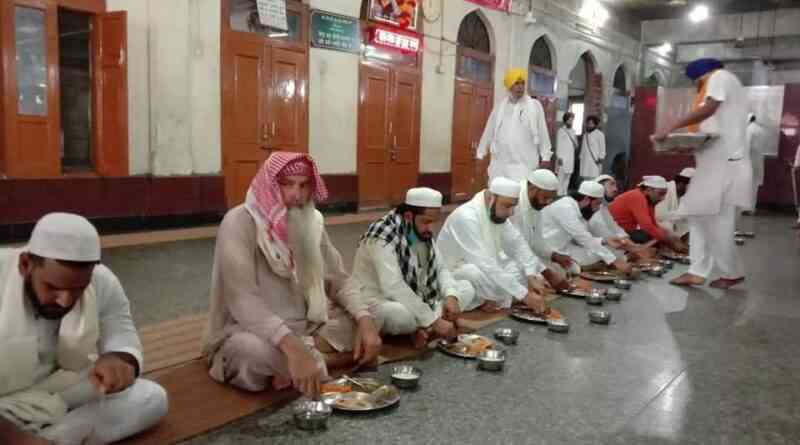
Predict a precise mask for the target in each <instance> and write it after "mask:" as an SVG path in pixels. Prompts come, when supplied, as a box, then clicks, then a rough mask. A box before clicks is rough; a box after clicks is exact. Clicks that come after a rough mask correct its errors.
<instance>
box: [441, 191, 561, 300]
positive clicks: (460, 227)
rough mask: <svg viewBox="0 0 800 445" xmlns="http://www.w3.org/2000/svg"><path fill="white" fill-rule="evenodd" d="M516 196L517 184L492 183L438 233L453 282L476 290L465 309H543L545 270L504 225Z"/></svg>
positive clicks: (511, 228) (510, 226) (510, 227)
mask: <svg viewBox="0 0 800 445" xmlns="http://www.w3.org/2000/svg"><path fill="white" fill-rule="evenodd" d="M519 193H520V184H519V182H516V181H512V180H510V179H507V178H503V177H498V178H495V179H494V180H493V181H492V183H491V184H490V186H489V189H488V190H484V191H482V192H480V193H478V194H476V195H475V196H474V197H473V198H472V200H471V201H469V202H467V203H466V204H463V205H461V206H460V207H459V208H457V209H456V210H455V211H454V212H453V213H452V214H450V216H448V217H447V219H446V220H445V223H444V226H443V227H442V230H441V232H440V233H439V248H440V249H441V252H442V257H443V258H444V260H445V263H446V264H447V266H448V268H449V269H450V270H451V271H453V276H454V277H455V278H456V279H459V280H467V281H469V282H470V283H471V284H472V286H473V287H474V288H475V298H474V299H473V301H471V302H469V303H467V304H465V305H463V306H462V309H463V310H471V309H475V308H478V307H480V308H481V309H482V310H485V311H494V310H497V309H500V308H508V307H510V306H511V304H512V303H514V302H521V303H524V304H526V305H527V306H528V307H530V308H531V309H533V310H534V311H536V312H539V313H543V312H545V311H546V309H547V308H546V305H545V301H544V291H545V286H544V282H543V280H542V276H541V273H542V271H544V267H543V265H542V263H541V262H540V261H539V260H538V258H537V257H536V255H534V254H533V252H532V251H531V249H530V247H529V246H528V244H527V243H526V242H525V239H524V238H523V237H522V235H521V234H520V233H519V231H517V229H516V228H515V227H514V225H513V224H512V223H511V222H510V221H509V220H508V219H509V217H510V216H511V215H512V214H513V213H514V208H515V207H516V206H517V202H518V200H519Z"/></svg>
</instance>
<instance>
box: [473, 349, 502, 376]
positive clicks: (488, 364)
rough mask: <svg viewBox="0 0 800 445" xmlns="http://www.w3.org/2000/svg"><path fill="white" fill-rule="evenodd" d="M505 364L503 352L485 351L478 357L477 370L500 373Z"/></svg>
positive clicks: (495, 350)
mask: <svg viewBox="0 0 800 445" xmlns="http://www.w3.org/2000/svg"><path fill="white" fill-rule="evenodd" d="M505 362H506V353H505V351H499V350H497V349H487V350H485V351H483V352H481V353H480V354H479V355H478V368H480V369H483V370H484V371H501V370H502V369H503V365H504V364H505Z"/></svg>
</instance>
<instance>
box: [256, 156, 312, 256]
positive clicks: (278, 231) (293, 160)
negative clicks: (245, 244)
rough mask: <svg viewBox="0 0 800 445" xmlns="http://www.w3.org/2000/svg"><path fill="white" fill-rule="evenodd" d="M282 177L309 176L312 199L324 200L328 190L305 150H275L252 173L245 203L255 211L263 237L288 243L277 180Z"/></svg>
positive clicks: (284, 207) (285, 221)
mask: <svg viewBox="0 0 800 445" xmlns="http://www.w3.org/2000/svg"><path fill="white" fill-rule="evenodd" d="M283 176H310V177H311V179H312V182H313V187H314V189H313V191H312V194H311V197H312V199H313V200H314V201H315V202H322V201H325V200H326V199H328V189H327V187H325V182H324V181H323V180H322V176H320V174H319V171H318V170H317V164H316V162H315V161H314V158H312V157H311V156H309V155H307V154H305V153H291V152H286V151H277V152H275V153H273V154H272V155H271V156H270V157H269V159H267V161H266V162H264V165H262V167H261V169H260V170H259V171H258V173H256V176H255V178H253V182H252V183H251V184H250V189H249V190H248V192H247V202H246V205H247V206H248V208H249V209H250V210H251V212H252V211H253V210H255V211H256V212H257V213H258V214H259V216H260V217H261V219H262V221H263V223H264V225H265V226H266V227H265V228H266V231H267V233H266V235H267V239H269V240H271V241H275V240H279V241H280V242H282V243H284V244H285V243H286V242H288V239H289V234H288V230H287V213H288V210H287V208H286V205H285V204H284V203H283V198H282V197H281V189H280V186H279V185H278V180H279V179H280V178H281V177H283Z"/></svg>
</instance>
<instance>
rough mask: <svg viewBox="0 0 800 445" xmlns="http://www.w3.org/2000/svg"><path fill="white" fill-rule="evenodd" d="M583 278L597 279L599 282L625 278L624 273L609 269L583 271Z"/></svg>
mask: <svg viewBox="0 0 800 445" xmlns="http://www.w3.org/2000/svg"><path fill="white" fill-rule="evenodd" d="M581 278H585V279H587V280H591V281H597V282H599V283H611V282H613V281H614V280H618V279H620V278H623V274H621V273H619V272H612V271H608V270H597V271H593V272H581Z"/></svg>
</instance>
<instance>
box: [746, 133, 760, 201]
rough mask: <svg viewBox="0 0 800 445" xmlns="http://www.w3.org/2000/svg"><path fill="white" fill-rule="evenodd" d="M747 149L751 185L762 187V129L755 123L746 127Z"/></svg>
mask: <svg viewBox="0 0 800 445" xmlns="http://www.w3.org/2000/svg"><path fill="white" fill-rule="evenodd" d="M747 147H748V148H749V149H750V163H751V164H752V166H753V184H754V185H756V186H762V185H764V128H763V127H762V126H761V125H758V123H756V122H750V123H749V124H748V125H747Z"/></svg>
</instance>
